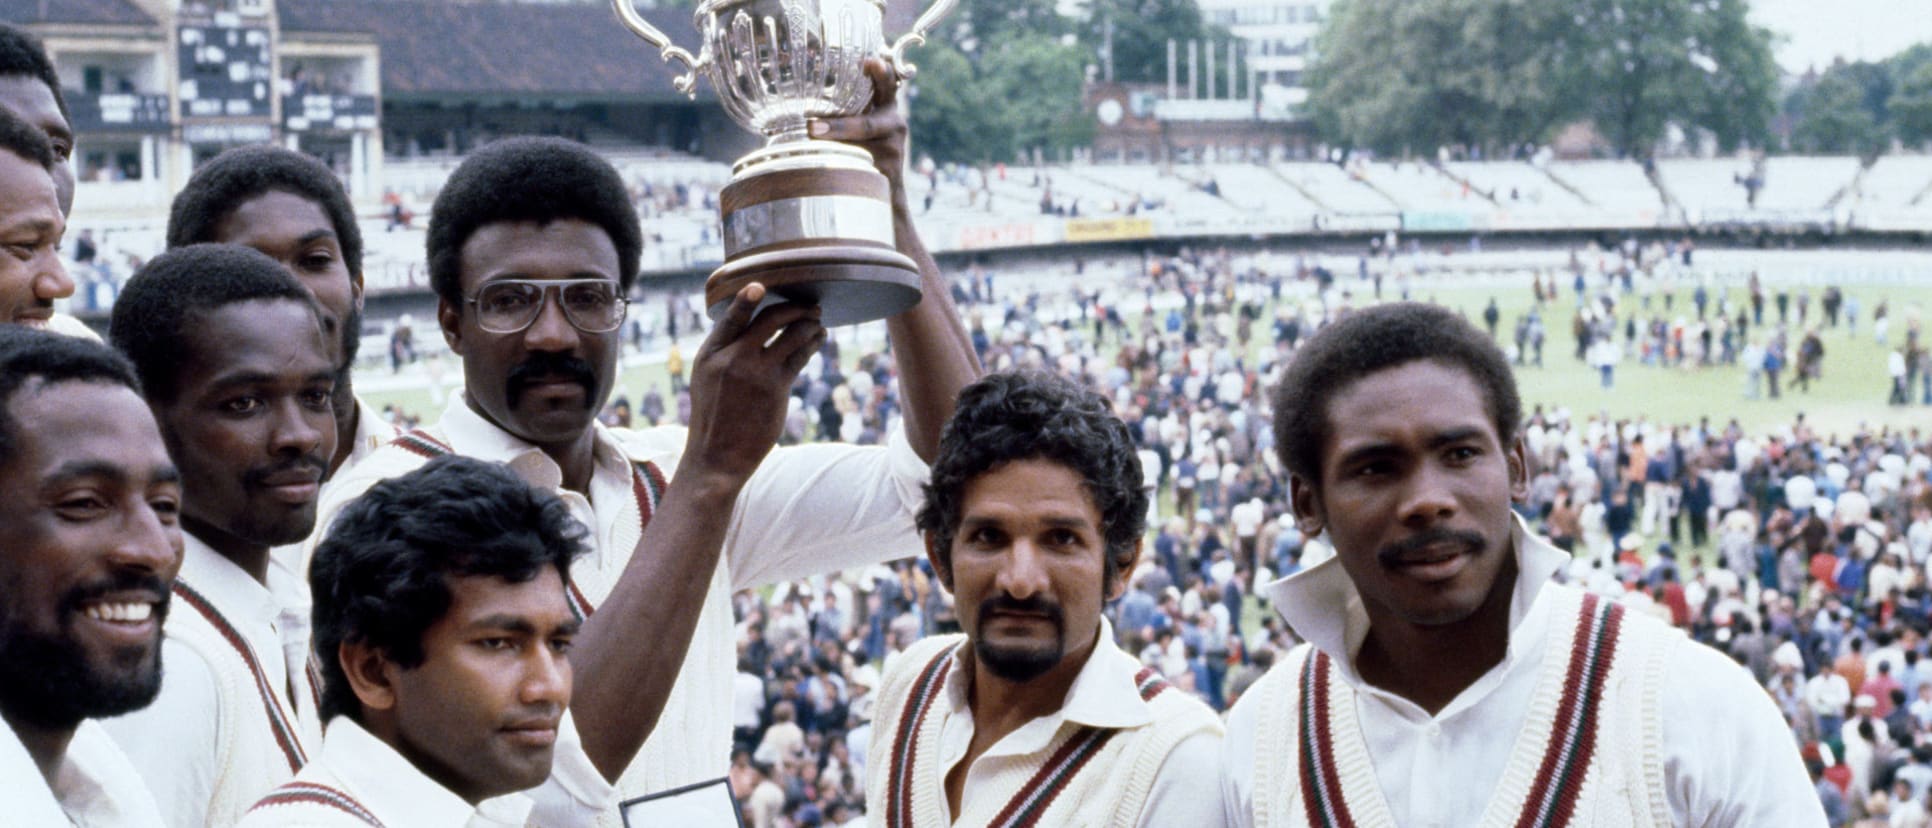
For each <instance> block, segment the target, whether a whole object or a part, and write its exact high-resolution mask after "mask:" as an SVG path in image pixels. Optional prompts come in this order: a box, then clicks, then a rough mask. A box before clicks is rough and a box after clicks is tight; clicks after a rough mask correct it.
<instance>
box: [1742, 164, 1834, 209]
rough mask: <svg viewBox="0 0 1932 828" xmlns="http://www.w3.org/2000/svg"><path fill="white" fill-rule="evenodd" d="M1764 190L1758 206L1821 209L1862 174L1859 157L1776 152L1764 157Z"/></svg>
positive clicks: (1760, 195) (1760, 194)
mask: <svg viewBox="0 0 1932 828" xmlns="http://www.w3.org/2000/svg"><path fill="white" fill-rule="evenodd" d="M1764 168H1765V169H1764V190H1763V192H1760V193H1758V207H1760V208H1763V209H1769V210H1821V209H1825V208H1827V207H1829V206H1831V202H1832V201H1833V200H1834V199H1836V198H1837V197H1838V194H1839V193H1842V192H1845V191H1846V188H1848V187H1850V186H1851V184H1852V182H1853V179H1854V178H1855V177H1856V176H1857V175H1858V170H1859V163H1858V159H1856V158H1850V157H1845V158H1819V157H1811V156H1772V157H1770V158H1767V159H1765V161H1764Z"/></svg>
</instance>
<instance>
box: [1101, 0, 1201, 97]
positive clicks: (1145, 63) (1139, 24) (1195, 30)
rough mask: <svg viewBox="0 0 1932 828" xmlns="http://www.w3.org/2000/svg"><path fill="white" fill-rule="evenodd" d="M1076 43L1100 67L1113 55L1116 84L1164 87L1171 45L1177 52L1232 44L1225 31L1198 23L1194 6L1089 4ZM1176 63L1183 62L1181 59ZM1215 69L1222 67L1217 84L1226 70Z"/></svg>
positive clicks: (1128, 1) (1190, 1)
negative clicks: (1194, 44)
mask: <svg viewBox="0 0 1932 828" xmlns="http://www.w3.org/2000/svg"><path fill="white" fill-rule="evenodd" d="M1109 28H1111V29H1112V34H1111V35H1109V33H1108V29H1109ZM1080 39H1081V42H1082V43H1084V44H1086V46H1087V48H1088V49H1089V53H1090V54H1093V55H1095V60H1096V62H1098V63H1100V64H1102V65H1104V64H1105V62H1106V59H1107V50H1108V49H1109V48H1111V49H1112V50H1113V64H1114V80H1116V81H1120V82H1122V83H1165V82H1166V81H1167V42H1168V41H1169V40H1172V41H1174V42H1175V43H1176V44H1177V45H1179V48H1181V49H1186V48H1187V47H1186V45H1185V44H1186V43H1188V42H1189V41H1194V40H1199V41H1203V42H1209V41H1212V42H1215V43H1229V42H1232V39H1231V37H1230V36H1229V35H1228V33H1227V31H1226V30H1223V29H1220V28H1219V27H1214V26H1209V25H1208V24H1207V23H1206V22H1205V21H1204V20H1203V19H1202V17H1201V7H1200V5H1198V4H1197V3H1195V2H1194V0H1093V2H1092V3H1091V4H1090V5H1089V6H1088V9H1087V18H1086V21H1085V22H1084V23H1083V24H1082V25H1081V27H1080ZM1180 59H1185V53H1183V55H1182V57H1181V58H1180ZM1223 60H1225V58H1223ZM1216 63H1217V64H1220V65H1218V66H1216V69H1217V70H1218V71H1219V72H1220V74H1219V75H1217V78H1221V77H1223V76H1225V74H1226V65H1225V63H1222V62H1221V61H1217V62H1216Z"/></svg>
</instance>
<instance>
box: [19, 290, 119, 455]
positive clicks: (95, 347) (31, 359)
mask: <svg viewBox="0 0 1932 828" xmlns="http://www.w3.org/2000/svg"><path fill="white" fill-rule="evenodd" d="M35 379H38V380H40V381H41V383H42V384H43V385H52V384H54V383H60V382H94V383H100V384H103V385H124V386H127V387H128V388H129V389H131V390H133V391H134V393H136V394H139V393H141V383H140V382H139V381H138V380H136V379H135V378H134V366H133V365H130V364H128V361H127V360H126V359H123V358H122V357H121V355H120V354H117V353H115V352H114V351H113V350H112V349H110V348H108V347H107V346H105V345H102V344H100V343H98V342H94V341H92V340H88V339H82V338H80V337H74V336H64V335H61V334H57V333H54V332H52V331H45V330H40V329H37V328H30V327H27V326H25V325H0V465H5V464H7V463H9V462H11V461H12V460H13V455H14V452H15V451H16V449H17V446H16V445H15V441H16V440H17V439H18V438H17V436H16V435H17V432H18V429H17V428H16V427H15V423H14V417H13V398H14V395H16V394H19V393H20V390H21V389H22V388H25V387H26V386H27V384H28V382H29V381H31V380H35Z"/></svg>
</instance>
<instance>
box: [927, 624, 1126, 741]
mask: <svg viewBox="0 0 1932 828" xmlns="http://www.w3.org/2000/svg"><path fill="white" fill-rule="evenodd" d="M971 646H973V645H972V642H971V640H967V641H964V642H962V643H961V644H960V647H959V649H958V650H955V651H954V652H953V663H952V668H951V669H950V670H948V671H947V674H946V693H947V698H948V699H949V700H950V701H951V703H952V707H953V709H954V710H968V709H969V708H968V704H967V696H968V694H967V691H968V689H969V688H970V687H971V686H972V673H971V672H970V671H969V670H968V668H967V666H966V648H968V647H971ZM1138 672H1140V662H1139V661H1136V660H1135V659H1134V658H1133V657H1132V656H1129V655H1127V654H1126V653H1124V652H1122V651H1121V649H1120V648H1119V647H1117V646H1115V645H1114V628H1113V625H1112V624H1110V623H1108V622H1107V619H1106V617H1105V616H1102V617H1101V619H1100V630H1099V633H1098V637H1097V638H1096V639H1095V641H1094V645H1093V651H1092V652H1090V653H1088V655H1087V663H1086V664H1083V665H1081V667H1080V672H1079V673H1078V674H1076V675H1075V676H1074V677H1073V685H1072V686H1070V687H1068V688H1067V696H1066V700H1065V701H1063V702H1062V703H1061V705H1060V709H1059V710H1058V711H1056V712H1054V713H1053V714H1051V715H1047V716H1041V717H1039V718H1037V719H1034V720H1033V721H1030V722H1027V723H1026V724H1024V725H1021V726H1020V727H1019V729H1017V730H1014V731H1013V732H1012V733H1009V734H1007V735H1006V737H1005V738H1003V739H1001V740H1000V741H999V743H998V744H996V745H994V746H993V747H992V749H990V750H988V751H987V752H986V754H985V755H987V756H995V755H1009V754H1012V755H1023V754H1029V753H1033V752H1036V751H1040V750H1044V749H1046V747H1047V745H1048V744H1050V743H1051V742H1052V741H1053V737H1054V735H1055V734H1056V733H1058V732H1059V730H1060V724H1061V723H1062V722H1073V723H1075V724H1081V725H1090V726H1093V727H1103V728H1116V729H1117V728H1130V727H1140V726H1141V725H1145V724H1149V723H1151V722H1153V721H1154V713H1153V710H1152V709H1151V708H1150V707H1149V706H1148V703H1147V701H1146V700H1144V699H1142V698H1141V695H1140V688H1139V687H1138V686H1136V685H1135V684H1134V674H1136V673H1138Z"/></svg>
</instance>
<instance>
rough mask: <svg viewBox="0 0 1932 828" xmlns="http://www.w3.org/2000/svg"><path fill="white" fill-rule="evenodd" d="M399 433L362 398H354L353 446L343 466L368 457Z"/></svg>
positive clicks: (380, 413)
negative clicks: (354, 427) (354, 426)
mask: <svg viewBox="0 0 1932 828" xmlns="http://www.w3.org/2000/svg"><path fill="white" fill-rule="evenodd" d="M401 433H402V432H400V431H398V430H397V429H396V427H395V426H394V425H392V424H391V423H390V422H389V421H388V420H387V419H384V418H383V416H382V412H381V411H378V410H376V409H375V408H373V407H371V406H370V405H369V403H368V402H367V401H365V400H363V399H362V397H360V396H358V397H356V434H355V445H354V446H353V447H351V448H350V449H349V462H348V463H345V464H344V466H345V467H347V466H349V465H353V464H355V463H356V462H357V461H360V460H361V459H362V458H364V457H367V456H369V455H370V454H372V453H374V452H375V450H376V449H379V448H382V447H383V446H385V445H388V444H389V441H391V440H394V439H396V437H397V435H399V434H401Z"/></svg>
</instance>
